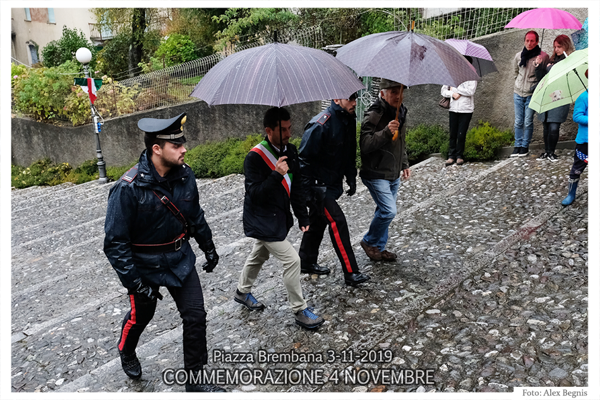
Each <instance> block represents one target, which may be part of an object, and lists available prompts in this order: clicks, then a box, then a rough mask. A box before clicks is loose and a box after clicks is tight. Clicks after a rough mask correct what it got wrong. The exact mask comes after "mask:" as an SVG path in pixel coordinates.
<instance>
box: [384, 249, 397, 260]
mask: <svg viewBox="0 0 600 400" xmlns="http://www.w3.org/2000/svg"><path fill="white" fill-rule="evenodd" d="M396 259H398V256H397V255H396V254H394V253H392V252H390V251H387V250H384V251H382V252H381V260H382V261H396Z"/></svg>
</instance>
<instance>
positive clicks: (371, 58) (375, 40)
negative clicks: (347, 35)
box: [336, 31, 481, 87]
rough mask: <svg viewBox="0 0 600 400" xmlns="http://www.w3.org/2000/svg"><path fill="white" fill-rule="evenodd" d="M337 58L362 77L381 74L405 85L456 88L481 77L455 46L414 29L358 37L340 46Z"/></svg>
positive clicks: (379, 75)
mask: <svg viewBox="0 0 600 400" xmlns="http://www.w3.org/2000/svg"><path fill="white" fill-rule="evenodd" d="M336 57H337V58H338V59H339V60H340V61H342V62H343V63H344V64H346V65H348V66H349V67H350V68H352V69H353V70H354V71H355V72H356V73H357V74H358V75H360V76H378V77H381V78H386V79H390V80H393V81H396V82H400V83H402V84H404V85H406V86H413V85H422V84H428V83H431V84H439V85H449V86H454V87H457V86H458V85H460V84H461V83H463V82H465V81H475V80H480V79H481V78H480V77H479V75H477V72H476V71H475V69H474V68H473V66H472V65H471V64H470V63H469V62H468V61H467V60H465V58H464V57H463V56H462V54H460V53H459V52H458V51H457V50H456V49H455V48H454V47H452V46H450V45H449V44H448V43H445V42H443V41H441V40H439V39H436V38H432V37H431V36H427V35H422V34H419V33H415V32H413V31H410V32H397V31H393V32H383V33H375V34H372V35H368V36H365V37H362V38H360V39H356V40H354V41H352V42H350V43H348V44H347V45H345V46H344V47H342V48H341V49H339V50H338V51H337V56H336Z"/></svg>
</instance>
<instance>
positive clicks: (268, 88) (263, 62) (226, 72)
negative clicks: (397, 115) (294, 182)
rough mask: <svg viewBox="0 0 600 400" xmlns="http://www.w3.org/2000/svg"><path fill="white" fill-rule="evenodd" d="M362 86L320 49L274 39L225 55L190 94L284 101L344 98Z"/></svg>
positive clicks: (215, 99)
mask: <svg viewBox="0 0 600 400" xmlns="http://www.w3.org/2000/svg"><path fill="white" fill-rule="evenodd" d="M360 89H364V86H363V85H362V83H361V82H360V80H359V79H358V78H357V77H356V75H354V73H352V71H351V70H350V69H349V68H348V67H347V66H346V65H344V64H343V63H342V62H340V61H339V60H337V59H336V58H335V57H333V56H332V55H330V54H327V53H326V52H324V51H323V50H318V49H311V48H309V47H303V46H295V45H289V44H283V43H277V42H275V43H272V44H267V45H264V46H260V47H255V48H252V49H248V50H244V51H241V52H239V53H235V54H232V55H230V56H229V57H227V58H225V59H224V60H222V61H221V62H219V63H218V64H217V65H215V66H214V67H212V68H211V69H210V71H208V73H207V74H206V75H205V76H204V78H202V80H201V81H200V82H199V83H198V85H196V87H195V88H194V90H193V91H192V94H191V96H193V97H197V98H199V99H202V100H204V101H206V102H207V103H208V104H209V105H217V104H262V105H269V106H275V107H283V106H287V105H290V104H296V103H305V102H308V101H316V100H328V99H345V98H348V97H349V96H350V95H351V94H353V93H354V92H356V91H358V90H360Z"/></svg>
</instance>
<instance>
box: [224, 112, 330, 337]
mask: <svg viewBox="0 0 600 400" xmlns="http://www.w3.org/2000/svg"><path fill="white" fill-rule="evenodd" d="M263 125H264V127H265V132H266V133H267V137H266V138H265V140H263V141H262V142H261V143H259V144H258V145H256V146H255V147H254V148H253V149H252V150H251V151H250V152H249V153H248V155H247V156H246V159H245V160H244V175H245V176H246V178H245V187H246V194H245V197H244V216H243V221H244V233H245V234H246V236H249V237H252V238H254V239H256V242H255V243H254V247H253V249H252V252H251V253H250V255H249V256H248V258H247V259H246V263H245V264H244V268H243V270H242V273H241V274H240V279H239V281H238V285H237V290H236V292H235V296H234V300H235V301H236V302H238V303H240V304H242V305H244V306H245V307H246V308H248V309H249V310H252V311H254V310H262V309H263V308H264V305H263V304H262V303H260V302H259V301H258V300H256V298H255V297H254V296H253V295H252V293H251V289H252V285H253V284H254V281H255V280H256V277H257V276H258V273H259V272H260V269H261V268H262V265H263V264H264V262H265V261H267V259H268V258H269V255H270V254H273V255H274V256H275V258H277V259H278V260H280V261H281V262H282V263H283V283H284V285H285V288H286V290H287V293H288V300H289V302H290V304H291V306H292V311H293V312H294V314H295V315H296V323H297V324H298V325H300V326H303V327H305V328H308V329H314V328H318V327H319V326H321V325H322V324H323V322H324V320H323V317H319V316H317V315H316V314H314V313H313V311H312V309H311V308H308V307H307V305H306V301H304V298H303V297H302V287H301V286H300V258H299V257H298V253H296V250H295V249H294V248H293V247H292V245H291V243H290V242H288V241H287V240H286V239H285V238H286V236H287V234H288V231H289V230H290V228H291V227H292V226H293V224H294V220H293V218H292V213H291V212H290V205H291V207H292V208H293V210H294V214H295V215H296V218H298V225H299V227H300V229H301V230H302V232H306V231H307V230H308V229H309V224H308V221H309V219H308V213H307V211H306V198H305V191H304V189H303V187H302V181H301V179H300V171H299V170H300V164H299V161H298V153H297V151H296V147H294V145H293V144H291V143H289V140H290V137H291V136H292V134H291V129H290V128H291V125H292V123H291V121H290V114H289V112H288V111H287V110H286V109H285V108H277V107H273V108H270V109H269V110H267V112H266V113H265V117H264V120H263Z"/></svg>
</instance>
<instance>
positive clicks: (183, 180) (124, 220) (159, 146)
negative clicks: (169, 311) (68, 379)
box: [104, 113, 224, 392]
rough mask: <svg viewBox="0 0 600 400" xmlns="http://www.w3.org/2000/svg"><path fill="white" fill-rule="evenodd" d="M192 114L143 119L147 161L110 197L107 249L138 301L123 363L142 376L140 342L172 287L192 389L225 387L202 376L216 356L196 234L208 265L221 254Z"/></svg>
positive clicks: (122, 341)
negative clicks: (192, 134) (191, 139)
mask: <svg viewBox="0 0 600 400" xmlns="http://www.w3.org/2000/svg"><path fill="white" fill-rule="evenodd" d="M185 119H186V116H185V113H183V114H180V115H178V116H177V117H174V118H171V119H167V120H164V119H155V118H143V119H141V120H140V121H139V122H138V127H139V128H140V129H141V130H142V131H144V132H145V136H144V143H145V145H146V150H144V151H143V152H142V154H141V156H140V159H139V163H138V164H137V165H136V166H135V167H133V168H132V169H131V170H129V171H128V172H126V173H125V174H124V175H123V176H122V177H121V179H120V180H119V181H118V182H117V183H116V184H115V185H114V186H113V187H112V189H111V190H110V193H109V197H108V207H107V210H106V221H105V226H104V231H105V233H106V236H105V238H104V253H105V254H106V256H107V257H108V260H109V261H110V263H111V264H112V266H113V268H114V269H115V271H116V272H117V275H118V276H119V279H120V280H121V283H122V284H123V286H125V287H126V288H127V294H128V296H129V301H130V303H131V310H130V311H129V312H128V313H127V315H126V316H125V318H124V320H123V326H122V330H121V336H120V338H119V342H118V349H119V355H120V357H121V365H122V367H123V370H124V371H125V373H126V374H127V375H128V376H129V377H131V378H133V379H139V378H141V376H142V368H141V364H140V362H139V360H138V358H137V356H136V353H135V349H136V346H137V344H138V340H139V338H140V335H141V334H142V332H143V330H144V328H145V327H146V326H147V325H148V323H149V322H150V321H151V320H152V317H153V316H154V311H155V309H156V303H157V299H161V300H162V295H161V294H160V292H159V286H165V287H166V288H167V290H168V291H169V293H170V294H171V296H172V297H173V299H174V300H175V303H176V304H177V309H178V310H179V313H180V315H181V318H182V319H183V356H184V365H185V368H186V370H187V372H188V376H189V377H190V379H189V382H187V383H186V391H201V392H215V391H220V392H222V391H224V390H223V389H222V388H219V387H217V386H214V385H207V384H202V383H201V381H199V380H198V378H199V376H200V375H201V374H200V373H201V371H202V367H203V366H204V365H206V363H207V360H208V354H207V347H206V311H205V309H204V299H203V296H202V287H201V286H200V280H199V279H198V273H197V272H196V266H195V264H196V256H195V254H194V252H193V251H192V248H191V246H190V243H189V238H190V237H193V238H194V239H196V241H197V242H198V244H199V246H200V249H202V251H203V252H204V254H205V256H206V262H205V263H204V264H203V266H202V268H203V269H204V270H205V271H206V272H212V270H213V269H214V268H215V266H216V265H217V263H218V261H219V256H218V255H217V252H216V250H215V245H214V243H213V241H212V233H211V230H210V228H209V226H208V224H207V223H206V220H205V219H204V211H203V210H202V208H201V207H200V203H199V196H198V188H197V186H196V179H195V177H194V173H193V172H192V171H191V169H190V167H189V166H188V165H187V164H185V162H184V156H185V152H186V149H185V147H184V146H183V144H184V143H185V136H184V135H183V124H184V123H185Z"/></svg>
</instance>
